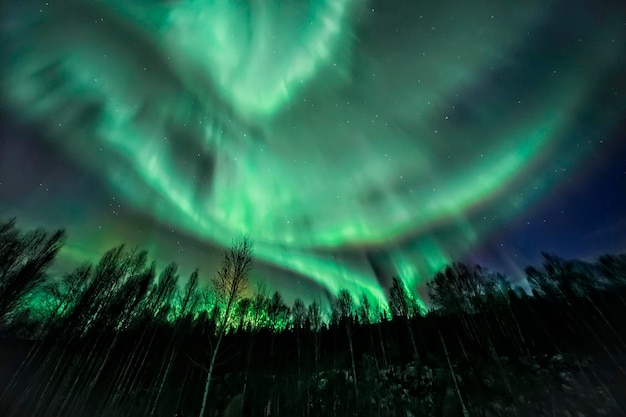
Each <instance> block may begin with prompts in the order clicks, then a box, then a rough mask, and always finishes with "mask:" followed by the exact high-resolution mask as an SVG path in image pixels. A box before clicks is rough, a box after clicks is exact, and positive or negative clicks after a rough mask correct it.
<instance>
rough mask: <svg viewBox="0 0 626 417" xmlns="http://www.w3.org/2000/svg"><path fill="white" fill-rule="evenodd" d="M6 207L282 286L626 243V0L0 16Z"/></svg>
mask: <svg viewBox="0 0 626 417" xmlns="http://www.w3.org/2000/svg"><path fill="white" fill-rule="evenodd" d="M0 18H1V19H0V24H1V27H0V29H1V32H0V41H1V49H0V54H1V56H0V71H1V79H0V81H1V89H0V91H1V92H0V103H1V106H2V107H1V108H0V122H1V123H0V216H3V217H9V216H17V217H18V220H19V222H20V224H21V225H22V226H24V227H34V226H44V227H48V228H56V227H64V228H66V229H67V231H68V234H69V239H68V243H67V245H66V246H65V248H64V249H63V251H62V253H61V255H60V258H59V260H58V263H57V265H56V268H57V269H58V270H59V271H61V270H66V269H67V268H70V267H71V266H73V265H76V264H77V263H79V262H82V261H84V260H86V259H95V258H97V257H98V256H100V255H101V254H102V253H103V251H104V250H106V249H109V248H111V247H112V246H115V245H118V244H120V243H127V244H130V245H139V246H140V247H143V248H146V249H148V250H149V251H150V255H151V256H152V257H154V258H156V259H158V261H159V263H160V264H161V265H164V264H166V263H167V262H169V261H176V262H178V263H179V264H180V265H181V266H182V267H183V270H189V271H191V270H192V269H193V268H195V267H199V268H200V270H201V273H203V275H204V277H205V279H208V278H210V276H211V274H212V273H213V271H214V270H215V267H216V264H217V263H218V262H219V260H220V258H221V254H222V251H223V248H224V247H225V246H228V245H229V244H230V242H231V241H232V240H233V239H235V238H238V237H239V236H242V235H247V236H249V237H250V238H251V239H252V240H253V241H254V244H255V254H256V261H255V269H254V275H255V279H258V280H260V281H262V282H265V283H267V284H268V286H269V287H270V288H271V289H278V290H280V291H281V292H282V293H283V295H284V296H285V298H286V299H287V300H293V298H294V297H297V296H298V297H302V298H303V299H305V300H311V299H313V298H314V297H316V296H318V295H322V296H328V295H329V294H332V293H336V292H337V291H338V290H339V289H342V288H346V289H348V290H350V291H353V292H354V293H358V292H361V291H363V292H365V293H366V294H368V295H370V296H372V297H375V298H377V299H379V300H383V299H384V298H385V293H386V291H387V288H388V286H389V283H390V280H391V277H393V276H400V277H402V278H403V279H404V281H405V282H406V284H407V286H408V287H410V288H412V289H415V288H417V289H418V293H420V294H423V283H424V282H425V281H426V280H427V279H428V278H429V277H432V275H433V274H434V273H435V272H436V271H438V270H439V269H441V268H442V267H443V266H444V265H446V264H447V263H449V262H451V261H454V260H459V261H466V262H478V263H481V264H484V265H486V266H488V267H490V268H492V269H495V270H500V271H504V272H506V273H507V274H509V276H510V277H511V280H512V281H514V282H521V281H520V280H521V279H522V278H523V275H522V273H521V271H522V269H523V267H524V266H526V265H528V264H530V263H536V262H538V260H539V259H540V251H541V250H546V251H551V252H555V253H557V254H560V255H562V256H564V257H580V258H584V259H593V257H594V256H596V255H598V254H602V253H606V252H612V253H615V252H623V251H625V250H626V215H625V213H626V118H625V117H624V116H626V81H625V80H626V76H625V75H626V6H625V5H624V4H623V2H622V1H609V0H607V1H602V2H597V1H576V0H568V1H564V0H555V1H551V2H546V1H532V0H528V1H523V2H521V1H503V0H497V1H496V0H493V1H462V0H442V1H437V2H432V1H418V0H411V1H402V0H398V1H382V0H380V1H365V0H309V1H305V0H298V1H295V0H286V1H280V2H274V1H263V0H250V1H243V0H242V1H234V0H232V1H227V0H178V1H172V0H89V1H87V0H84V1H76V0H63V1H54V0H48V1H42V0H41V1H32V0H24V1H20V2H6V3H5V4H3V6H2V9H1V15H0Z"/></svg>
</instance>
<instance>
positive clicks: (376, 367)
mask: <svg viewBox="0 0 626 417" xmlns="http://www.w3.org/2000/svg"><path fill="white" fill-rule="evenodd" d="M63 238H64V234H63V232H62V231H58V232H55V233H48V232H45V231H42V230H36V231H33V232H22V231H20V230H19V229H18V228H17V227H16V225H15V222H14V221H13V220H11V221H8V222H2V223H0V320H1V322H2V325H3V327H4V329H5V330H4V332H5V333H4V334H5V340H4V341H3V343H4V344H7V345H10V344H11V343H13V344H12V345H11V346H15V349H19V348H20V347H21V348H22V349H23V352H24V353H23V355H22V360H21V361H20V363H19V366H16V368H17V369H15V370H14V371H15V372H11V375H10V377H9V379H8V381H7V383H6V386H5V387H2V394H1V401H0V413H2V414H3V415H6V416H67V415H73V416H82V415H89V416H94V417H95V416H110V415H115V416H135V415H137V416H139V415H142V416H144V415H145V416H173V415H174V413H175V412H176V410H182V411H183V412H184V415H185V416H189V415H193V416H202V417H204V416H213V415H216V413H218V412H219V413H221V412H222V411H223V410H224V409H226V408H227V407H229V410H227V412H228V413H230V414H229V415H240V413H241V410H239V411H237V410H236V409H237V408H238V407H239V408H243V409H244V410H245V415H246V416H268V417H269V416H326V415H328V416H348V415H359V416H392V415H393V416H396V415H409V414H408V413H412V414H413V415H417V414H418V413H422V414H426V415H433V416H435V415H440V416H448V415H464V416H469V415H543V414H542V413H543V412H544V411H545V410H544V408H545V409H546V410H548V409H549V411H550V412H549V413H548V414H545V415H566V414H559V413H557V411H558V410H557V409H558V407H556V409H555V404H556V403H555V401H556V402H557V403H558V401H559V400H558V399H559V398H561V400H562V402H563V403H572V401H574V400H573V399H572V398H577V396H580V395H579V394H580V392H585V393H587V394H586V397H585V401H584V406H585V407H590V410H588V411H587V412H586V413H584V414H585V415H596V414H597V413H598V410H609V409H610V408H611V407H613V408H615V409H619V407H620V403H619V398H617V397H618V396H617V395H616V393H615V392H614V391H615V388H614V386H613V385H611V384H610V383H608V382H607V381H606V380H605V379H604V378H603V377H602V375H600V374H599V372H602V370H598V368H597V367H594V366H595V365H594V366H591V365H590V364H589V358H601V360H602V361H606V362H607V363H608V365H609V366H610V368H611V369H613V370H615V372H617V375H618V377H623V376H625V375H626V372H624V371H623V367H624V365H625V364H624V363H623V358H622V352H623V349H624V348H625V347H626V344H625V343H624V342H625V339H626V338H625V337H624V335H626V323H625V321H624V320H623V317H624V312H625V311H626V301H625V300H626V290H625V288H626V285H625V284H626V255H620V256H613V255H606V256H602V257H600V258H599V259H598V260H597V261H596V262H594V263H586V262H582V261H578V260H565V259H562V258H559V257H557V256H554V255H549V254H544V260H543V265H542V266H541V267H540V268H535V267H528V268H527V269H526V274H527V278H528V281H529V283H530V285H531V286H532V291H533V293H532V295H528V294H527V293H526V292H525V291H523V290H522V289H520V288H512V287H511V285H510V283H509V281H508V280H507V279H506V277H504V276H503V275H502V274H499V273H494V272H491V271H488V270H487V269H485V268H482V267H480V266H468V265H464V264H460V263H455V264H452V265H450V266H448V267H447V268H445V270H443V271H441V272H439V273H437V274H436V275H435V277H433V279H432V280H431V281H430V282H429V283H428V292H429V296H430V299H431V301H432V306H433V309H432V310H430V311H422V310H421V309H420V307H419V304H418V302H417V299H416V297H415V295H414V292H413V291H414V290H415V289H411V288H407V287H406V286H405V284H404V282H403V281H402V280H401V278H393V279H392V282H391V286H390V288H389V297H388V299H389V303H388V305H380V304H378V303H377V302H375V301H374V300H370V299H368V297H367V296H366V295H365V294H350V293H349V292H348V291H346V290H342V291H340V292H339V293H338V294H337V296H336V298H335V299H334V300H332V302H331V305H330V308H325V306H323V305H322V303H321V301H319V300H318V301H315V302H313V303H311V304H310V305H308V306H307V305H305V303H304V302H302V301H301V300H299V299H296V300H295V301H294V303H293V305H292V306H288V305H287V304H286V303H285V301H284V299H283V298H282V296H281V295H280V293H279V292H274V293H271V294H270V293H268V292H266V291H263V290H262V289H258V288H257V289H255V288H252V287H251V285H249V283H248V273H249V271H250V268H251V266H252V244H251V242H250V241H248V240H246V239H243V240H240V241H236V242H234V243H233V245H232V247H231V248H229V249H228V250H226V251H225V253H224V257H223V261H222V263H221V265H220V267H219V269H218V271H217V272H216V273H215V274H214V276H213V277H212V278H211V279H210V280H201V279H200V276H199V272H198V271H194V272H193V273H192V274H191V275H190V276H189V277H181V276H180V274H179V272H178V267H177V265H175V264H170V265H168V266H167V267H166V268H164V269H163V270H162V271H160V272H157V270H156V268H155V264H154V263H153V262H152V263H151V262H149V260H148V256H147V252H146V251H141V250H138V249H128V248H125V247H124V246H120V247H117V248H114V249H111V250H110V251H108V252H107V253H106V254H104V255H103V257H102V258H101V259H100V260H99V261H98V262H97V263H86V264H84V265H81V266H80V267H78V268H77V269H75V270H74V271H71V272H69V273H67V274H65V275H63V276H60V277H57V276H48V275H47V269H48V268H49V266H50V264H51V263H52V261H53V260H54V257H55V255H56V254H57V253H58V251H59V249H60V247H61V245H62V243H63ZM203 282H207V284H205V285H203V284H202V283H203ZM18 337H21V338H28V339H32V341H31V342H28V343H22V344H19V343H16V342H15V341H14V340H13V341H11V340H10V339H11V338H12V339H17V338H18ZM564 386H566V387H568V389H569V391H568V390H567V389H564V388H563V387H564ZM546 390H548V392H550V394H551V396H550V398H551V401H552V403H551V406H550V404H549V403H546V402H545V401H548V400H547V399H546V395H545V394H546ZM589 393H592V394H589ZM555 395H556V397H555ZM570 397H571V398H570ZM555 398H557V399H556V400H555ZM229 403H230V405H228V404H229ZM544 406H545V407H544ZM580 406H581V407H583V404H581V405H580ZM487 411H489V412H487ZM561 411H563V412H565V411H567V410H561ZM237 413H239V414H237ZM594 413H595V414H594ZM598 415H601V414H598Z"/></svg>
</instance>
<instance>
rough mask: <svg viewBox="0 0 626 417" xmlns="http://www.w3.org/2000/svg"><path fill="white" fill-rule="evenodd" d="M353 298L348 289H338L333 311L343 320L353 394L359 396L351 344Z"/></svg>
mask: <svg viewBox="0 0 626 417" xmlns="http://www.w3.org/2000/svg"><path fill="white" fill-rule="evenodd" d="M354 310H355V307H354V300H353V299H352V295H351V294H350V293H349V292H348V290H341V291H339V295H338V296H337V300H336V302H335V311H336V312H337V314H338V317H339V321H340V322H341V321H342V322H343V323H344V325H345V328H346V336H347V337H348V347H349V348H350V359H351V362H352V378H353V379H354V394H355V395H356V398H359V388H358V384H357V379H356V364H355V362H354V348H353V345H352V320H353V315H354Z"/></svg>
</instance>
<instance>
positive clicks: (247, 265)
mask: <svg viewBox="0 0 626 417" xmlns="http://www.w3.org/2000/svg"><path fill="white" fill-rule="evenodd" d="M251 268H252V241H251V240H250V239H249V238H247V237H244V238H242V239H240V240H238V241H235V242H233V244H232V245H231V247H230V248H229V249H228V250H226V252H225V253H224V259H223V260H222V265H221V267H220V269H219V270H218V271H217V274H216V276H215V278H214V279H213V282H212V284H213V291H214V293H215V301H216V303H218V304H221V305H223V306H224V314H223V315H222V317H221V320H220V321H219V324H218V327H217V341H216V343H215V346H214V348H213V353H212V355H211V362H210V363H209V367H208V369H207V368H204V369H205V371H206V372H207V375H206V380H205V383H204V394H203V396H202V407H201V408H200V417H204V413H205V410H206V402H207V398H208V395H209V386H210V384H211V376H212V375H213V368H214V367H215V359H216V358H217V353H218V352H219V348H220V344H221V343H222V338H223V337H224V333H225V332H226V327H227V326H228V319H229V317H230V314H231V313H232V310H233V307H234V305H235V304H236V303H237V301H238V300H239V299H240V298H241V295H242V294H243V292H244V291H245V290H246V288H247V286H248V274H249V273H250V269H251Z"/></svg>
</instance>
